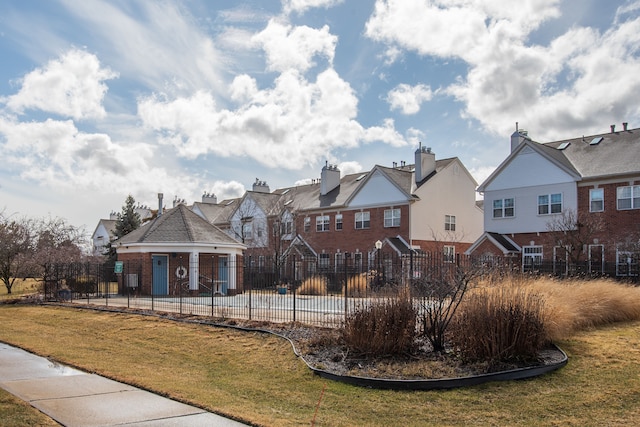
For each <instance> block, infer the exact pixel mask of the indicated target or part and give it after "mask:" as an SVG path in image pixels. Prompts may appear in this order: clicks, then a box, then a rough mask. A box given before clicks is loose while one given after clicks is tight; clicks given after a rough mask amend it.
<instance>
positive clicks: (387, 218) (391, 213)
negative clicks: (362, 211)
mask: <svg viewBox="0 0 640 427" xmlns="http://www.w3.org/2000/svg"><path fill="white" fill-rule="evenodd" d="M400 219H401V218H400V209H398V208H391V209H385V210H384V227H385V228H390V227H400Z"/></svg>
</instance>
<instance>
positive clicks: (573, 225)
mask: <svg viewBox="0 0 640 427" xmlns="http://www.w3.org/2000/svg"><path fill="white" fill-rule="evenodd" d="M604 230H605V223H604V220H603V219H602V216H601V215H597V214H590V213H586V212H581V213H577V212H576V211H575V210H573V209H565V210H563V211H562V213H561V214H559V215H555V216H554V217H553V218H552V219H551V220H550V221H549V222H548V223H547V231H548V234H547V236H548V238H549V240H550V243H551V244H552V245H553V246H554V247H555V248H556V250H559V251H560V255H563V257H562V258H566V259H567V260H568V261H569V262H570V263H571V264H577V263H579V262H581V261H584V260H585V258H586V256H587V253H586V252H585V248H587V247H588V245H589V244H591V243H593V239H594V238H597V237H598V236H601V235H602V232H603V231H604Z"/></svg>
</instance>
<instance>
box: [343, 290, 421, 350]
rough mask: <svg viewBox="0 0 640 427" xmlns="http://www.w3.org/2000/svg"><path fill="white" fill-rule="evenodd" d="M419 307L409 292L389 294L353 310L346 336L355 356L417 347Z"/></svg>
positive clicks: (344, 329) (349, 347)
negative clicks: (407, 293) (416, 306)
mask: <svg viewBox="0 0 640 427" xmlns="http://www.w3.org/2000/svg"><path fill="white" fill-rule="evenodd" d="M415 330H416V310H415V308H414V306H413V303H412V302H411V298H409V296H408V295H402V294H401V295H399V296H397V297H385V298H381V299H379V300H376V301H373V302H372V303H371V304H370V305H367V306H363V307H361V308H359V309H358V310H356V311H354V312H353V313H351V314H350V315H349V316H348V317H347V318H346V320H345V323H344V325H343V327H342V337H343V339H344V342H345V344H346V346H347V348H348V349H349V352H350V353H351V354H353V355H355V356H375V357H381V356H393V355H400V354H408V353H411V352H412V351H413V350H414V348H415Z"/></svg>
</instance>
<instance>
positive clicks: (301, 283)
mask: <svg viewBox="0 0 640 427" xmlns="http://www.w3.org/2000/svg"><path fill="white" fill-rule="evenodd" d="M181 267H182V266H179V267H178V268H177V269H176V271H175V272H168V274H164V275H160V274H158V272H157V271H156V272H154V270H153V266H151V265H146V266H145V265H143V264H141V263H137V262H127V263H123V264H121V265H120V266H116V265H114V264H113V263H111V264H56V265H50V266H47V269H46V272H45V281H44V283H45V297H46V298H47V299H49V300H51V299H56V300H67V301H75V302H86V303H87V304H97V305H106V306H114V307H115V306H119V307H127V308H134V309H143V310H153V311H163V312H171V313H178V314H180V315H199V316H211V317H215V318H221V319H245V320H255V321H269V322H302V323H307V324H315V325H321V326H335V325H336V324H339V323H340V322H341V321H342V320H344V319H345V317H346V316H348V315H349V313H350V312H352V311H353V310H356V309H358V308H361V307H363V306H365V305H367V304H371V302H372V301H375V300H376V299H379V298H385V297H388V296H390V295H394V294H395V293H396V292H398V291H400V290H406V289H411V290H412V291H415V290H416V289H417V288H419V287H422V288H424V287H425V286H429V283H432V282H436V281H438V282H442V280H443V279H444V280H447V278H448V277H451V278H452V277H454V275H455V274H456V273H458V272H460V271H473V274H474V275H480V276H482V275H492V276H494V277H499V276H504V275H512V274H527V275H545V276H549V275H553V276H557V277H567V276H577V277H584V278H587V277H608V276H610V277H617V278H619V279H624V280H628V281H631V282H635V283H638V277H639V276H638V266H637V265H630V266H627V269H625V270H621V268H620V266H619V265H618V266H616V265H607V264H604V265H602V268H600V269H598V270H597V271H596V270H593V268H591V269H590V267H593V266H591V265H589V264H588V263H585V264H584V265H582V264H578V265H569V266H568V265H566V264H561V263H553V262H549V263H547V262H542V263H538V264H536V265H530V266H524V267H523V266H522V264H521V262H520V261H519V260H516V259H514V258H507V257H505V258H492V259H486V258H485V259H478V258H475V259H474V258H471V257H467V256H460V255H459V256H456V257H455V258H447V257H444V256H443V255H441V254H409V255H406V256H395V255H392V254H382V253H373V254H370V255H368V256H366V257H364V258H362V257H351V258H349V257H343V258H336V260H334V262H329V261H328V260H326V259H325V260H318V259H315V258H313V259H308V258H302V257H290V258H288V259H284V260H274V259H269V258H266V257H259V258H253V257H246V258H245V260H244V264H243V265H232V264H225V265H223V264H219V263H217V262H216V263H211V264H210V265H207V264H206V263H202V262H200V263H199V264H198V265H197V266H195V265H186V266H184V269H182V268H181ZM621 272H622V273H624V274H623V275H621V274H620V273H621ZM612 273H613V274H612ZM159 282H160V283H159Z"/></svg>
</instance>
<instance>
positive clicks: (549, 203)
mask: <svg viewBox="0 0 640 427" xmlns="http://www.w3.org/2000/svg"><path fill="white" fill-rule="evenodd" d="M554 196H559V198H560V201H559V202H558V201H555V202H554V200H553V199H554ZM543 198H545V199H546V200H545V199H543ZM543 200H544V201H543ZM541 208H544V209H542V211H541ZM559 213H562V193H550V194H540V195H539V196H538V215H553V214H559Z"/></svg>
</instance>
